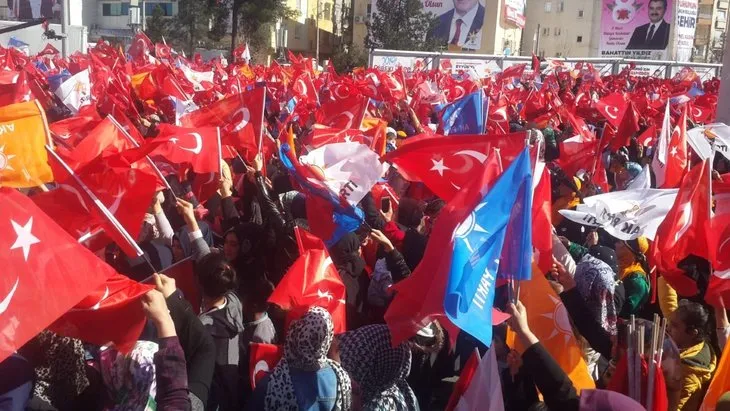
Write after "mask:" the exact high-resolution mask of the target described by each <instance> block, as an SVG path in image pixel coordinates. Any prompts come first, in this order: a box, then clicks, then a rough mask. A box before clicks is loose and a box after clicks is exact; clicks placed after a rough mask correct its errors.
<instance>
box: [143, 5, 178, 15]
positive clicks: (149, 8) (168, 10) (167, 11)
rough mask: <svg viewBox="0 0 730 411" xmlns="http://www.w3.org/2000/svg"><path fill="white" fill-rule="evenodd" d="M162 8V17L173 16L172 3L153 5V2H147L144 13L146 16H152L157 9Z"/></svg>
mask: <svg viewBox="0 0 730 411" xmlns="http://www.w3.org/2000/svg"><path fill="white" fill-rule="evenodd" d="M158 6H159V7H160V9H162V15H163V16H168V17H169V16H172V3H152V2H149V1H148V2H146V3H145V6H144V12H145V15H146V16H151V15H152V14H154V12H155V9H156V8H157V7H158Z"/></svg>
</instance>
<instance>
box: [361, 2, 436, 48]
mask: <svg viewBox="0 0 730 411" xmlns="http://www.w3.org/2000/svg"><path fill="white" fill-rule="evenodd" d="M375 4H376V8H377V12H376V13H373V14H372V16H371V18H370V23H369V24H368V35H367V37H366V38H365V46H366V47H367V48H385V49H391V50H418V51H435V50H438V48H439V46H440V44H439V42H438V40H436V39H432V38H428V36H427V34H428V33H429V32H431V31H432V30H433V29H434V28H435V27H436V25H437V24H438V19H437V18H436V16H434V15H433V14H432V13H426V12H424V11H423V2H422V1H421V0H377V1H376V3H375Z"/></svg>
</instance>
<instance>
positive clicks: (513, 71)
mask: <svg viewBox="0 0 730 411" xmlns="http://www.w3.org/2000/svg"><path fill="white" fill-rule="evenodd" d="M525 67H527V63H523V64H515V65H512V66H509V67H507V68H506V69H504V70H503V71H502V72H501V73H500V74H498V77H499V80H500V81H504V80H509V79H511V78H514V77H517V78H522V73H524V72H525Z"/></svg>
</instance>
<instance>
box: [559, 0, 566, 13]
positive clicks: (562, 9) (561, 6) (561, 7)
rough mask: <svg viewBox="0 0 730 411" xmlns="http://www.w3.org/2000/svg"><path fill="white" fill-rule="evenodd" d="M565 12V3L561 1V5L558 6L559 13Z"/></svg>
mask: <svg viewBox="0 0 730 411" xmlns="http://www.w3.org/2000/svg"><path fill="white" fill-rule="evenodd" d="M564 11H565V2H564V1H562V0H561V1H560V3H559V4H558V13H562V12H564Z"/></svg>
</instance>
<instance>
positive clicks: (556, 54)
mask: <svg viewBox="0 0 730 411" xmlns="http://www.w3.org/2000/svg"><path fill="white" fill-rule="evenodd" d="M555 57H563V53H561V52H557V53H555Z"/></svg>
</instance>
